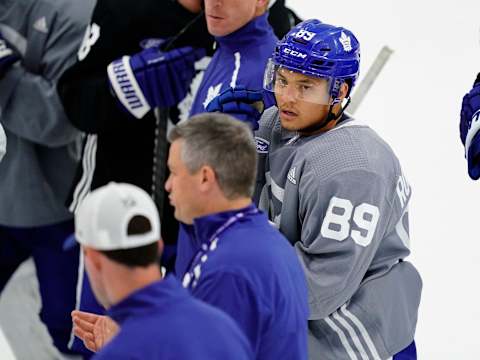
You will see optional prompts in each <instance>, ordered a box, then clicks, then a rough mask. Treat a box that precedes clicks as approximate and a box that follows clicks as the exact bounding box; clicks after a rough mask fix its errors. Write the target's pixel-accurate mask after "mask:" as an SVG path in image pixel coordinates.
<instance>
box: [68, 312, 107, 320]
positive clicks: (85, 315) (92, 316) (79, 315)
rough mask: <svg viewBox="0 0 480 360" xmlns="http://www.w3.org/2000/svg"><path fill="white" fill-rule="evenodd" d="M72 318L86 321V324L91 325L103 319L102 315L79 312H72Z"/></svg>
mask: <svg viewBox="0 0 480 360" xmlns="http://www.w3.org/2000/svg"><path fill="white" fill-rule="evenodd" d="M71 315H72V318H74V317H75V318H78V319H81V320H83V321H88V322H91V323H95V322H96V321H98V320H99V319H100V318H102V317H103V315H97V314H93V313H89V312H85V311H80V310H73V311H72V313H71Z"/></svg>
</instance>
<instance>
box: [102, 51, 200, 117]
mask: <svg viewBox="0 0 480 360" xmlns="http://www.w3.org/2000/svg"><path fill="white" fill-rule="evenodd" d="M204 56H205V50H204V49H194V48H192V47H183V48H179V49H173V50H171V51H168V52H162V51H161V50H160V49H159V48H158V47H150V48H147V49H145V50H143V51H141V52H139V53H137V54H135V55H133V56H131V57H130V56H124V57H122V58H120V59H117V60H115V61H113V62H112V63H110V65H108V68H107V72H108V78H109V81H110V86H111V88H112V90H113V92H114V94H115V96H116V97H117V99H118V100H119V102H120V104H121V105H122V106H123V107H124V108H125V109H126V110H127V111H128V112H129V113H130V114H132V115H133V116H134V117H136V118H137V119H140V118H142V117H143V116H145V114H146V113H147V112H149V111H150V109H153V108H155V107H160V108H166V107H170V106H173V105H176V104H178V103H179V102H180V101H181V100H182V99H183V98H184V97H185V96H186V95H187V92H188V89H189V87H190V83H191V81H192V79H193V77H194V76H195V62H196V61H197V60H199V59H201V58H202V57H204Z"/></svg>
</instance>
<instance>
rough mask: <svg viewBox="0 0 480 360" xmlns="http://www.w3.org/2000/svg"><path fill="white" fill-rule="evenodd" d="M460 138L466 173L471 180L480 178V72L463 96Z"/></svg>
mask: <svg viewBox="0 0 480 360" xmlns="http://www.w3.org/2000/svg"><path fill="white" fill-rule="evenodd" d="M460 138H461V139H462V143H463V144H464V145H465V157H466V158H467V161H468V174H469V175H470V177H471V178H472V179H473V180H477V179H478V178H480V73H478V75H477V78H476V80H475V82H474V84H473V88H472V89H471V90H470V92H469V93H468V94H466V95H465V96H464V97H463V101H462V110H461V112H460Z"/></svg>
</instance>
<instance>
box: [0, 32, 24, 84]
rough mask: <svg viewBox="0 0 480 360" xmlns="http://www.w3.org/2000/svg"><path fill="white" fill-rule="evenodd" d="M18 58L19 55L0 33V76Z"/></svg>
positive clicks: (0, 76)
mask: <svg viewBox="0 0 480 360" xmlns="http://www.w3.org/2000/svg"><path fill="white" fill-rule="evenodd" d="M18 60H20V57H19V56H18V55H17V54H16V53H15V51H13V49H12V48H10V46H9V45H8V43H7V42H6V41H5V39H4V38H3V37H2V35H1V34H0V78H2V77H3V75H4V74H5V72H6V71H7V70H8V69H9V68H10V66H12V64H13V63H15V62H16V61H18Z"/></svg>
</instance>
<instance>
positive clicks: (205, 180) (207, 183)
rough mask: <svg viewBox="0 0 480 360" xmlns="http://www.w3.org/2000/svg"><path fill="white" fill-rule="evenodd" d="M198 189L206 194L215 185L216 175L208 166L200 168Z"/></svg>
mask: <svg viewBox="0 0 480 360" xmlns="http://www.w3.org/2000/svg"><path fill="white" fill-rule="evenodd" d="M199 176H200V178H199V180H200V189H201V190H202V191H204V192H208V191H209V190H210V189H211V188H212V186H214V184H215V183H217V182H218V181H217V175H216V174H215V171H213V169H212V168H211V167H210V166H202V167H201V169H200V170H199Z"/></svg>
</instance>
